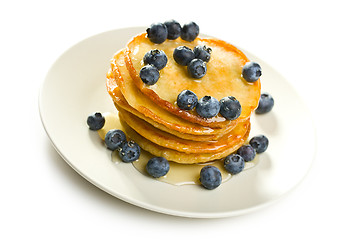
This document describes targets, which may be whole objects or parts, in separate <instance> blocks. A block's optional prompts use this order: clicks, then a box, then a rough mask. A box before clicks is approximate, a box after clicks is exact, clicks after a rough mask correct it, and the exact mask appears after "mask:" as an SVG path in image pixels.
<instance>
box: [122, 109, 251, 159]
mask: <svg viewBox="0 0 360 240" xmlns="http://www.w3.org/2000/svg"><path fill="white" fill-rule="evenodd" d="M119 118H120V119H121V120H123V121H125V122H126V123H127V125H128V126H129V127H131V128H132V129H134V130H135V131H136V132H137V133H138V134H140V135H141V136H143V137H144V138H146V139H148V140H149V141H151V142H153V143H155V144H157V145H159V146H162V147H165V148H169V149H173V150H176V151H179V152H185V153H217V152H221V151H224V150H226V149H227V148H231V146H233V145H236V144H237V143H239V142H243V139H242V138H243V136H244V135H245V134H246V133H247V130H248V126H249V122H243V123H241V124H238V125H237V126H236V128H234V130H232V131H231V132H230V133H228V134H226V135H224V136H223V137H222V138H220V139H219V140H217V141H202V142H195V141H191V140H185V139H182V138H179V137H176V136H174V135H172V134H169V133H167V132H164V131H161V130H159V129H157V128H155V127H153V126H152V125H151V124H148V123H147V122H145V121H144V120H141V119H140V118H138V117H136V116H134V115H132V114H131V113H128V112H126V111H124V110H119Z"/></svg>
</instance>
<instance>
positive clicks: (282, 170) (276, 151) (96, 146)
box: [39, 27, 315, 218]
mask: <svg viewBox="0 0 360 240" xmlns="http://www.w3.org/2000/svg"><path fill="white" fill-rule="evenodd" d="M144 29H145V28H144V27H142V28H126V29H119V30H114V31H109V32H105V33H101V34H99V35H96V36H93V37H90V38H88V39H85V40H84V41H82V42H80V43H78V44H76V45H75V46H73V47H72V48H70V49H69V50H68V51H66V52H65V53H64V54H63V55H62V56H60V57H59V59H58V60H57V61H56V62H55V63H54V65H53V66H52V68H51V69H50V71H49V73H48V75H47V77H46V79H45V81H44V84H43V87H42V89H41V93H40V97H39V108H40V115H41V118H42V122H43V125H44V128H45V130H46V132H47V134H48V136H49V138H50V139H51V141H52V143H53V145H54V147H55V148H56V150H57V151H58V152H59V154H60V155H61V156H62V157H63V158H64V160H65V161H66V162H67V163H68V164H69V165H70V166H71V167H73V168H74V169H75V170H76V171H77V172H78V173H79V174H80V175H82V176H83V177H84V178H86V179H87V180H88V181H90V182H91V183H93V184H94V185H96V186H97V187H99V188H100V189H102V190H104V191H106V192H108V193H109V194H111V195H113V196H115V197H117V198H119V199H121V200H124V201H126V202H129V203H132V204H134V205H136V206H139V207H143V208H146V209H150V210H153V211H157V212H161V213H165V214H171V215H177V216H186V217H198V218H215V217H227V216H234V215H239V214H244V213H247V212H250V211H253V210H255V209H258V208H260V207H263V206H266V205H268V204H269V203H272V202H274V200H277V199H279V198H280V197H281V196H283V195H285V194H286V193H287V192H289V191H290V190H291V189H293V188H294V187H295V186H296V185H297V184H298V183H299V182H300V181H301V180H302V179H303V177H304V176H305V175H306V173H307V172H308V170H309V168H310V166H311V163H312V161H313V158H314V153H315V131H314V125H313V122H312V120H311V117H310V112H309V111H308V109H307V108H306V106H305V105H304V103H303V102H302V100H301V99H300V97H299V95H298V94H297V93H296V91H295V90H294V89H293V88H292V86H291V85H289V83H288V82H287V81H286V79H284V78H283V77H282V76H281V75H280V74H279V73H277V72H276V71H275V70H274V69H273V68H271V67H270V66H269V65H268V64H267V63H265V62H264V61H262V60H261V59H259V58H257V57H255V56H253V55H252V54H250V53H247V52H246V54H247V55H248V57H249V58H250V59H251V60H253V61H256V62H258V63H260V65H261V66H262V69H263V77H262V78H261V81H262V89H263V91H266V92H269V93H271V94H272V96H273V97H274V99H275V106H274V108H273V110H272V111H271V112H270V113H268V114H265V115H261V116H259V115H254V116H252V123H253V125H252V130H251V134H250V136H254V135H257V134H264V135H266V136H267V137H268V138H269V140H270V144H269V148H268V150H267V151H266V152H265V153H263V154H261V155H260V163H259V164H258V165H257V166H256V167H255V168H253V169H250V170H247V171H245V172H243V173H241V174H239V175H236V176H235V177H233V178H232V179H230V180H229V181H228V182H226V183H224V184H222V185H221V186H220V187H218V188H217V189H215V190H211V191H209V190H205V189H203V188H202V187H200V186H197V185H186V186H173V185H170V184H167V183H163V182H159V181H156V180H154V179H152V178H150V177H147V176H144V175H142V174H140V173H139V172H138V171H137V170H136V169H134V167H133V166H132V165H131V164H125V163H124V164H122V163H121V164H114V163H113V162H112V161H111V157H110V151H108V150H106V149H105V147H104V145H103V143H102V142H101V140H100V138H99V137H98V135H97V133H96V132H93V131H89V129H88V127H87V124H86V119H87V116H88V115H89V114H90V113H91V112H94V111H100V112H115V107H114V106H113V104H112V101H111V98H110V96H109V95H108V93H107V92H106V88H105V74H106V72H107V71H108V68H109V66H110V58H111V57H112V56H113V54H114V53H115V52H116V51H117V50H118V49H120V48H123V47H124V46H125V44H126V43H127V42H128V41H129V39H130V38H131V37H132V36H134V35H135V34H138V33H140V32H143V31H144Z"/></svg>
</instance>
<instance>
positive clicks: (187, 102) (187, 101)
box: [176, 90, 198, 110]
mask: <svg viewBox="0 0 360 240" xmlns="http://www.w3.org/2000/svg"><path fill="white" fill-rule="evenodd" d="M176 102H177V105H178V107H179V108H180V109H183V110H191V109H193V108H194V107H195V106H196V104H197V103H198V97H197V96H196V94H195V93H194V92H193V91H190V90H183V91H182V92H181V93H179V95H178V96H177V101H176Z"/></svg>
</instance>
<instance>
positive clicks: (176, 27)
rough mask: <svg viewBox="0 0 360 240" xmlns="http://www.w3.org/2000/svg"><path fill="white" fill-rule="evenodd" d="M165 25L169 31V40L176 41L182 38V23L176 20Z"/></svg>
mask: <svg viewBox="0 0 360 240" xmlns="http://www.w3.org/2000/svg"><path fill="white" fill-rule="evenodd" d="M164 24H165V26H166V28H167V30H168V35H167V39H170V40H175V39H177V38H178V37H180V34H181V25H180V23H178V22H177V21H175V20H169V21H166V22H164Z"/></svg>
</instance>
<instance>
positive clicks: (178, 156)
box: [120, 119, 250, 164]
mask: <svg viewBox="0 0 360 240" xmlns="http://www.w3.org/2000/svg"><path fill="white" fill-rule="evenodd" d="M120 122H121V124H122V127H123V129H124V131H125V133H126V135H127V136H128V137H129V138H130V139H132V140H134V141H135V142H136V143H137V144H139V146H140V147H141V148H142V149H144V150H145V151H147V152H149V153H151V154H153V155H155V156H159V157H164V158H166V159H167V160H169V161H173V162H177V163H182V164H192V163H205V162H210V161H213V160H218V159H222V158H225V157H226V156H228V155H230V154H232V153H234V152H235V151H236V150H237V149H239V148H240V147H241V146H242V145H243V144H244V142H245V141H246V139H247V138H248V136H249V132H250V125H249V127H248V131H247V132H246V134H245V135H244V136H243V138H242V141H240V142H238V143H237V144H235V145H233V146H231V147H230V148H227V149H226V150H223V151H221V152H217V153H184V152H179V151H176V150H173V149H169V148H165V147H162V146H159V145H157V144H155V143H153V142H151V141H149V140H147V139H146V138H144V137H142V136H141V135H139V134H138V133H137V132H136V131H134V130H133V129H132V128H131V127H129V125H127V124H126V122H125V121H123V120H122V119H120Z"/></svg>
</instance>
